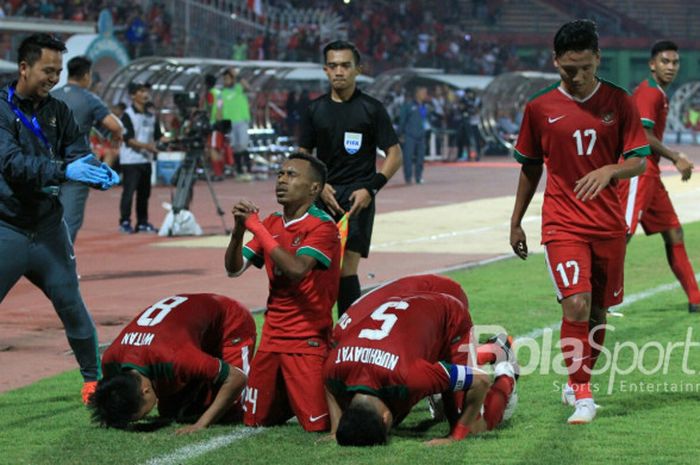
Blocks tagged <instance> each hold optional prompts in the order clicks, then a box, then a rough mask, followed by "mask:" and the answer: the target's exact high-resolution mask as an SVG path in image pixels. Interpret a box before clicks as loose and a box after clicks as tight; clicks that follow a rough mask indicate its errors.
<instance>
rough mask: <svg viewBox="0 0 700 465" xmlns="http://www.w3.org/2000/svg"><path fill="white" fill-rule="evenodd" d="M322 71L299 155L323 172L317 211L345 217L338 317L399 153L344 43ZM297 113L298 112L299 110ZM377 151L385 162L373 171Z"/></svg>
mask: <svg viewBox="0 0 700 465" xmlns="http://www.w3.org/2000/svg"><path fill="white" fill-rule="evenodd" d="M323 56H324V57H325V61H326V62H325V63H324V65H323V70H324V71H325V73H326V76H328V81H329V82H330V84H331V91H330V92H329V93H327V94H324V95H322V96H320V97H319V98H317V99H316V100H314V101H312V102H311V103H310V105H309V108H308V109H307V111H306V115H305V117H304V118H303V120H302V129H301V139H300V141H299V150H300V151H301V152H305V153H309V154H310V153H311V152H312V150H313V149H314V148H316V156H317V157H318V158H319V159H320V160H322V161H323V162H324V163H325V164H326V166H327V167H328V182H327V183H326V186H325V187H324V189H323V192H322V193H321V203H322V206H323V207H324V208H325V209H326V210H327V211H328V212H329V213H330V214H331V215H333V217H334V218H335V220H336V221H337V220H339V219H340V218H341V216H342V215H343V214H344V213H345V212H346V211H347V212H349V217H350V221H349V227H348V239H347V243H346V245H345V255H344V258H343V267H342V269H341V272H340V289H339V293H338V314H339V315H342V314H343V313H344V312H345V310H346V309H347V308H348V307H349V306H350V304H352V303H353V301H355V299H357V298H358V297H360V280H359V278H358V277H357V268H358V266H359V264H360V257H362V258H367V257H368V256H369V247H370V242H371V239H372V224H373V223H374V210H375V208H374V198H375V196H376V195H377V192H379V190H380V189H381V188H382V187H383V186H384V185H385V184H386V183H387V181H388V180H389V179H391V177H392V176H393V175H394V173H396V171H398V169H399V168H400V167H401V160H402V155H401V148H400V146H399V139H398V137H397V136H396V132H395V131H394V128H393V126H392V125H391V119H390V118H389V115H388V113H387V111H386V109H385V108H384V106H383V105H382V104H381V103H380V102H379V101H378V100H376V99H374V98H372V97H370V96H369V95H366V94H363V93H362V92H361V91H360V90H359V89H358V88H357V86H356V84H355V79H356V78H357V76H358V75H359V74H360V73H361V71H362V68H361V67H360V53H359V52H358V51H357V48H356V47H355V45H353V44H352V43H350V42H346V41H342V40H337V41H334V42H331V43H330V44H328V45H326V46H325V47H324V49H323ZM302 110H303V109H302ZM377 149H381V150H383V151H384V152H385V153H386V160H385V161H384V163H383V164H382V167H381V170H380V171H379V172H377V169H376V163H377Z"/></svg>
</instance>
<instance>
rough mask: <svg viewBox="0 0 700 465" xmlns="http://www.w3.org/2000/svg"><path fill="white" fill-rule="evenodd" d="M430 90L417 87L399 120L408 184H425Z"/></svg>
mask: <svg viewBox="0 0 700 465" xmlns="http://www.w3.org/2000/svg"><path fill="white" fill-rule="evenodd" d="M427 99H428V90H427V89H426V88H425V87H423V86H420V87H416V89H415V90H414V94H413V99H411V100H410V101H408V102H406V103H405V104H404V106H403V107H402V108H401V116H400V118H399V130H398V133H399V136H400V137H402V138H403V146H402V148H401V150H402V152H403V176H404V180H405V181H406V184H411V183H412V182H413V178H414V174H415V180H416V184H423V159H424V158H425V147H426V143H425V139H426V137H425V136H426V134H427V132H428V130H429V129H430V122H429V121H428V106H427V105H426V101H427ZM414 172H415V173H414Z"/></svg>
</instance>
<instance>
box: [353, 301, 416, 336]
mask: <svg viewBox="0 0 700 465" xmlns="http://www.w3.org/2000/svg"><path fill="white" fill-rule="evenodd" d="M392 308H393V309H396V310H406V309H407V308H408V302H404V301H403V300H402V301H399V302H387V303H385V304H383V305H381V306H380V307H378V308H377V309H376V310H375V311H373V312H372V314H371V315H370V318H372V319H373V320H375V321H381V322H382V327H381V328H379V329H363V330H362V331H360V334H359V336H358V337H361V338H364V339H371V340H372V341H379V340H380V339H384V338H385V337H387V336H388V335H389V333H390V332H391V329H392V328H393V327H394V325H395V324H396V322H397V321H398V319H399V317H398V316H396V315H394V314H393V313H386V311H387V310H389V309H392Z"/></svg>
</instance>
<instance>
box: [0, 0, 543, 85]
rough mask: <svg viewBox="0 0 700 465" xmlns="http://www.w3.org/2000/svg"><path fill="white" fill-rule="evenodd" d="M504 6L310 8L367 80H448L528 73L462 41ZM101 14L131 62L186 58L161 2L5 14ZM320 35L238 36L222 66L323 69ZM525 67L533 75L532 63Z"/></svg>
mask: <svg viewBox="0 0 700 465" xmlns="http://www.w3.org/2000/svg"><path fill="white" fill-rule="evenodd" d="M265 3H266V5H268V7H269V6H273V7H277V8H299V9H304V8H306V9H308V8H309V4H308V2H305V1H301V0H283V1H280V0H269V1H268V2H265ZM502 3H503V2H502V1H493V2H491V1H490V2H482V1H474V2H472V4H471V8H469V9H464V7H463V2H460V1H459V0H443V1H441V2H438V4H439V5H438V6H436V4H435V2H429V1H427V0H401V1H396V2H393V1H392V2H388V1H387V2H350V3H349V4H345V3H343V2H338V1H332V0H321V1H317V2H314V4H313V6H314V8H325V9H326V10H327V11H329V12H330V13H335V15H337V17H339V18H340V19H341V20H342V23H344V24H345V25H346V27H347V33H348V38H349V39H350V40H352V41H354V42H355V43H356V45H357V46H358V48H359V49H360V52H361V53H362V54H363V56H364V57H365V63H364V65H365V73H367V74H370V75H377V74H379V73H381V72H383V71H386V70H387V69H391V68H397V67H430V68H441V69H444V70H445V71H446V72H448V73H465V74H482V75H496V74H499V73H501V72H504V71H511V70H517V69H521V68H522V67H523V66H522V65H521V63H520V62H519V60H518V57H517V55H516V53H515V46H514V45H512V44H510V43H508V42H507V41H502V42H499V43H495V42H489V41H482V40H477V39H476V38H475V37H473V36H471V35H470V34H468V33H465V31H464V30H463V29H462V28H461V26H460V24H459V22H458V21H459V20H460V18H462V17H463V16H464V15H471V16H472V17H475V18H479V19H480V21H484V22H488V23H491V24H493V23H496V22H497V21H498V18H499V15H500V11H501V5H502ZM103 8H108V9H110V10H111V12H112V15H113V18H114V24H115V33H116V35H117V37H118V38H120V39H121V40H122V41H123V43H124V45H125V47H126V48H127V50H128V51H129V54H130V55H131V56H132V57H140V56H148V55H153V54H158V55H176V56H177V55H178V53H180V52H181V49H182V47H178V46H177V44H176V43H175V41H174V40H173V36H172V16H171V15H172V12H170V11H168V9H167V8H166V7H165V6H164V3H163V2H158V1H153V2H144V1H139V0H123V1H122V0H8V1H6V2H5V3H4V5H3V6H2V13H1V14H4V15H5V16H15V17H40V18H49V19H62V20H71V21H97V16H98V14H99V12H100V11H101V10H102V9H103ZM462 10H464V11H462ZM319 27H320V26H319V25H317V24H301V23H300V24H298V25H292V26H291V27H284V28H281V29H279V30H277V29H274V28H270V29H269V30H268V31H267V32H261V33H260V34H257V35H249V34H246V35H241V36H240V37H239V39H238V40H237V41H236V42H235V43H234V44H231V48H230V55H229V56H223V57H219V58H232V59H238V60H241V59H243V60H244V59H256V60H260V59H275V60H285V61H318V60H319V57H320V52H319V50H320V47H321V46H322V44H321V43H320V40H321V39H320V33H319ZM326 33H328V32H327V31H326ZM180 42H181V41H180ZM8 47H11V44H8ZM7 55H8V54H7V53H6V54H5V56H6V57H7ZM548 64H549V63H547V64H546V65H548ZM546 65H545V66H546ZM528 66H529V67H530V68H531V64H530V63H528Z"/></svg>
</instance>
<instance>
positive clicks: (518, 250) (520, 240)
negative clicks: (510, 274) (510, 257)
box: [510, 226, 527, 260]
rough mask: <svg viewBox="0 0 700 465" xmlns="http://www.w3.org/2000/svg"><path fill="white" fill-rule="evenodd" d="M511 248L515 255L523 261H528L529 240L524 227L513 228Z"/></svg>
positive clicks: (511, 229)
mask: <svg viewBox="0 0 700 465" xmlns="http://www.w3.org/2000/svg"><path fill="white" fill-rule="evenodd" d="M510 246H511V247H512V248H513V252H515V255H517V256H518V257H520V258H522V259H523V260H525V259H527V239H526V237H525V231H524V230H523V228H522V226H511V228H510Z"/></svg>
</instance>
